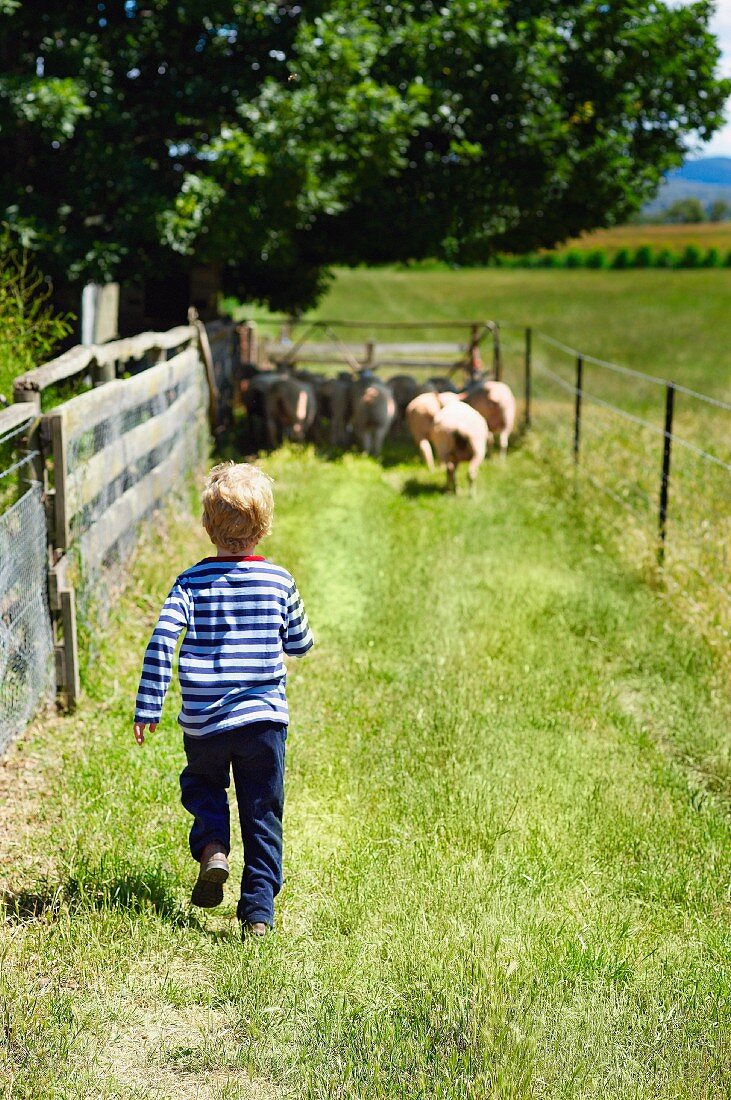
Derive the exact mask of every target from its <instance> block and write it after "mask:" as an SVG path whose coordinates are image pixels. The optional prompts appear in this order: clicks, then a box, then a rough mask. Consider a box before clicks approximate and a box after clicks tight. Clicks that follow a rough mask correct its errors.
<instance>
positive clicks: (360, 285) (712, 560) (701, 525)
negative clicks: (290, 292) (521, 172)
mask: <svg viewBox="0 0 731 1100" xmlns="http://www.w3.org/2000/svg"><path fill="white" fill-rule="evenodd" d="M730 301H731V271H713V272H710V271H709V272H705V271H682V272H672V271H628V272H615V271H612V272H600V271H579V272H577V271H520V270H511V271H508V270H504V269H500V270H495V269H492V270H481V271H474V270H458V271H446V270H419V271H413V270H412V271H409V270H400V269H393V268H386V269H377V270H372V269H358V270H341V271H338V272H337V274H336V278H335V280H334V282H333V285H332V287H331V289H330V292H329V294H328V295H327V297H326V298H325V300H324V301H323V302H322V304H321V305H320V307H319V309H318V310H317V312H316V313H315V314H314V315H313V316H316V317H319V318H327V319H333V320H341V321H344V320H361V321H362V320H365V321H370V322H371V324H370V325H369V326H368V327H367V328H366V329H354V330H350V331H349V330H348V329H340V328H339V329H338V330H337V331H338V332H339V334H340V336H341V338H342V339H348V338H351V339H356V338H357V339H359V340H364V339H366V338H373V339H378V338H381V339H387V340H388V339H390V340H392V339H399V338H401V339H410V340H415V339H416V340H418V339H426V340H443V339H445V332H444V330H442V329H439V328H435V327H431V328H430V327H429V325H428V323H425V324H424V325H423V327H419V328H416V329H402V330H396V331H395V332H394V331H389V332H387V333H386V332H384V330H381V329H379V323H383V322H398V321H412V320H417V319H419V318H431V319H433V320H434V321H435V322H437V321H447V320H455V319H463V320H470V319H473V320H479V319H487V318H492V319H495V320H498V321H499V322H500V323H501V332H502V344H503V358H504V377H505V379H506V381H508V382H509V384H510V385H511V387H512V388H513V390H514V392H515V394H516V396H517V398H518V407H519V416H520V417H521V418H522V415H523V395H524V378H523V356H524V327H523V326H525V325H528V324H529V325H531V326H533V328H534V329H535V330H536V331H535V333H534V355H533V360H534V368H535V371H534V393H533V396H534V407H533V427H534V431H533V432H532V434H531V436H530V446H531V447H532V449H533V450H534V452H535V453H536V455H537V456H538V457H540V458H542V459H545V460H546V461H547V462H548V463H549V465H550V466H551V468H552V470H553V472H554V474H555V475H556V478H557V482H556V484H557V491H558V492H559V493H561V492H565V490H566V487H567V486H568V485H571V486H573V485H574V468H573V463H572V461H571V452H572V436H573V417H574V396H573V393H572V392H571V388H572V386H573V384H574V382H575V357H574V356H573V355H572V354H570V353H569V354H567V353H564V352H561V351H559V350H558V349H556V348H554V347H553V346H551V345H549V344H548V343H547V342H546V341H545V340H543V339H542V338H541V337H540V336H539V335H538V331H539V330H541V331H543V332H545V333H548V334H549V335H551V336H553V337H558V338H559V339H560V340H562V341H564V342H565V343H566V344H568V345H572V346H573V347H575V348H577V349H578V350H579V351H581V352H582V353H584V354H587V355H594V356H597V357H599V358H601V359H605V360H611V361H613V362H616V363H619V364H620V365H623V366H626V367H630V368H633V369H635V370H637V371H642V372H646V373H649V374H651V375H653V376H655V377H659V378H668V379H671V380H672V381H674V382H675V383H679V384H681V385H685V386H689V387H691V388H692V389H695V390H698V391H700V392H701V393H704V394H708V395H710V396H711V397H715V398H718V399H721V400H726V401H728V400H730V399H731V309H729V302H730ZM252 314H253V315H254V316H263V315H262V314H261V313H260V312H259V311H256V310H249V311H246V310H242V315H249V316H251V315H252ZM305 324H306V322H303V325H302V326H300V327H298V328H296V329H295V331H294V335H295V337H296V336H298V335H299V334H301V333H303V332H304V331H305V328H304V326H305ZM262 328H263V331H269V332H275V331H276V330H277V326H276V325H274V326H271V325H264V326H262ZM465 336H466V332H465V329H464V327H463V328H462V329H461V331H459V332H458V331H455V333H454V334H453V335H452V336H451V338H452V339H457V338H458V337H459V338H461V339H464V338H465ZM322 338H323V337H322V336H321V335H320V336H318V337H317V339H322ZM483 354H484V357H485V359H486V361H487V362H488V364H489V361H490V348H489V344H487V345H485V347H484V348H483ZM542 368H544V369H543V370H542ZM546 368H547V370H548V371H550V372H551V374H548V373H546V370H545V369H546ZM392 373H394V371H393V370H392V369H385V370H384V371H383V374H384V376H385V377H388V376H389V375H390V374H392ZM583 385H584V388H585V389H586V390H587V391H588V394H590V395H591V396H592V397H594V398H597V399H598V401H599V402H608V403H609V404H611V405H612V406H615V407H617V408H618V409H619V410H620V412H619V413H616V412H613V411H611V410H608V409H606V408H604V407H603V406H601V405H599V404H597V403H596V402H594V401H591V400H589V399H587V400H586V401H585V402H584V415H583V423H582V436H581V462H580V466H579V473H580V475H581V478H582V483H583V484H584V486H585V488H586V492H585V493H584V494H583V495H582V502H583V505H584V507H585V509H586V511H587V513H589V512H595V513H596V514H597V515H598V516H599V517H600V521H601V523H602V524H603V525H604V526H605V527H606V528H607V529H609V528H613V529H615V530H616V531H617V532H618V534H619V536H620V538H621V540H622V543H623V545H624V546H625V549H626V560H627V562H628V564H631V565H632V566H633V567H636V566H637V565H638V564H641V565H642V567H643V568H646V569H647V571H648V574H649V575H651V574H652V571H653V569H654V562H655V557H656V551H657V530H658V510H659V495H660V475H661V469H662V457H663V437H662V434H661V433H662V428H663V423H664V405H665V391H664V387H663V386H660V385H656V384H652V383H649V382H646V381H642V380H641V379H637V378H633V377H627V376H626V375H622V374H617V373H614V372H611V371H607V370H604V369H602V368H599V367H596V366H594V365H592V364H589V363H587V364H586V366H585V372H584V381H583ZM675 413H676V415H675V422H674V432H675V433H676V434H677V435H679V436H681V437H682V438H683V439H684V440H686V441H687V442H688V443H689V444H690V446H689V447H688V446H683V445H677V446H676V447H675V448H674V455H673V460H672V481H671V489H670V502H669V522H668V554H667V557H666V564H667V566H668V567H669V568H668V573H667V577H666V580H667V583H668V584H669V585H670V587H671V588H672V589H673V590H674V591H675V592H676V593H677V594H678V595H679V596H680V597H681V599H682V601H683V602H684V603H685V604H686V609H690V610H691V611H692V615H693V618H694V620H695V621H696V622H697V623H701V622H705V623H709V624H713V630H714V632H715V630H716V626H718V627H719V633H718V634H717V635H716V639H717V641H718V643H719V644H727V642H728V630H729V625H730V623H729V618H730V616H729V612H731V606H730V605H729V598H728V593H727V584H728V575H729V554H730V552H731V551H730V547H731V509H730V508H729V475H728V471H727V470H726V468H725V467H724V466H723V465H719V464H718V462H715V461H713V459H716V460H719V461H720V462H721V463H727V464H728V463H731V431H730V430H729V419H730V418H729V413H728V412H727V411H725V410H722V409H718V408H716V407H714V406H713V405H709V404H707V403H704V402H701V401H698V400H697V399H694V398H692V397H690V396H688V395H686V394H678V395H677V398H676V409H675ZM636 416H639V417H641V418H642V419H643V420H645V421H647V424H648V426H647V427H645V426H643V425H641V424H638V423H636V422H635V421H634V420H632V419H631V418H632V417H636ZM697 448H700V449H701V450H703V451H706V452H708V453H709V454H710V455H711V456H712V459H711V460H706V459H704V458H703V457H702V456H701V455H699V454H698V453H697Z"/></svg>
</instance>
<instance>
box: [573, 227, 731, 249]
mask: <svg viewBox="0 0 731 1100" xmlns="http://www.w3.org/2000/svg"><path fill="white" fill-rule="evenodd" d="M689 244H694V245H697V246H698V248H702V249H708V248H717V249H718V250H719V252H727V251H728V250H729V249H731V221H726V222H698V223H696V224H693V225H616V226H613V227H612V228H611V229H595V230H594V231H593V232H592V233H582V234H581V236H580V237H573V238H572V239H571V240H569V241H566V243H565V244H563V245H561V246H560V249H557V251H559V250H560V251H565V250H566V249H568V248H580V249H582V250H586V251H589V250H591V249H594V248H606V250H607V251H608V252H610V253H613V252H616V251H617V250H618V249H620V248H631V249H635V248H641V247H642V245H649V246H650V247H651V248H654V249H657V250H658V251H659V250H660V249H662V248H669V249H670V250H671V251H672V252H682V250H683V249H684V248H686V246H687V245H689Z"/></svg>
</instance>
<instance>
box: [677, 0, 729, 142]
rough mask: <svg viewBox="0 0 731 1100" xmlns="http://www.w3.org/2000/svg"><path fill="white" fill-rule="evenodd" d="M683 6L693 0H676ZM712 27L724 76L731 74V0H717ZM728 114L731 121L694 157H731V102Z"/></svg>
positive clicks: (727, 107) (727, 108) (678, 4)
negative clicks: (716, 39) (719, 50)
mask: <svg viewBox="0 0 731 1100" xmlns="http://www.w3.org/2000/svg"><path fill="white" fill-rule="evenodd" d="M676 3H677V6H678V7H681V6H684V5H685V4H687V3H691V0H676ZM711 29H712V30H713V32H714V33H715V35H716V37H717V38H718V44H719V46H720V47H721V49H722V50H723V58H722V60H721V72H722V73H723V75H724V76H731V0H716V14H715V16H714V18H713V21H712V23H711ZM726 116H727V118H728V119H729V121H728V122H727V123H726V125H725V126H724V127H723V129H721V130H719V131H718V132H717V133H716V134H715V135H714V137H713V138H711V140H710V141H709V142H708V143H707V144H706V145H701V146H699V148H698V149H697V150H694V151H693V152H692V154H691V156H693V157H731V102H729V103H728V104H727V106H726Z"/></svg>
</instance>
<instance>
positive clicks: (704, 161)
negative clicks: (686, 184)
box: [668, 157, 731, 187]
mask: <svg viewBox="0 0 731 1100" xmlns="http://www.w3.org/2000/svg"><path fill="white" fill-rule="evenodd" d="M671 180H688V181H692V182H693V183H713V184H719V185H720V186H722V187H731V157H700V159H699V160H688V161H686V162H685V164H684V165H683V167H682V168H678V170H677V172H671V173H670V175H669V176H668V181H671Z"/></svg>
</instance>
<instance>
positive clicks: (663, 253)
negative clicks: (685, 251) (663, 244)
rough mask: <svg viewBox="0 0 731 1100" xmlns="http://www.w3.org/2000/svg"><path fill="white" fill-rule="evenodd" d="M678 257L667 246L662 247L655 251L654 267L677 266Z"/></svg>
mask: <svg viewBox="0 0 731 1100" xmlns="http://www.w3.org/2000/svg"><path fill="white" fill-rule="evenodd" d="M677 266H678V257H677V256H676V255H675V253H674V252H671V251H670V249H669V248H662V249H660V251H659V252H656V253H655V267H677Z"/></svg>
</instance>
